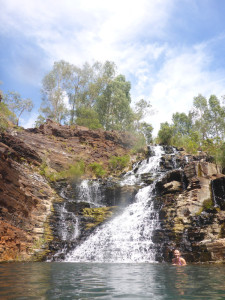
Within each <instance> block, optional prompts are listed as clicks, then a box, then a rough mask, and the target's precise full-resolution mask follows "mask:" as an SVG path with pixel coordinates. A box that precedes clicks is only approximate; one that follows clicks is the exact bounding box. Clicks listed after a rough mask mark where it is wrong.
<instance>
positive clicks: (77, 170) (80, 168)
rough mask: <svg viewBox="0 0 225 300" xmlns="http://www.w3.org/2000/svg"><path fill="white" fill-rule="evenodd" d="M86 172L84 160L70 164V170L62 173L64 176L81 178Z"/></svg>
mask: <svg viewBox="0 0 225 300" xmlns="http://www.w3.org/2000/svg"><path fill="white" fill-rule="evenodd" d="M84 172H85V163H84V161H83V160H81V161H79V162H76V163H75V164H74V165H70V167H69V170H66V171H63V172H61V173H60V175H59V176H60V177H62V178H71V179H73V178H75V179H76V178H79V177H81V176H82V175H83V174H84Z"/></svg>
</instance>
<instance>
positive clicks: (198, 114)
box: [192, 94, 210, 140]
mask: <svg viewBox="0 0 225 300" xmlns="http://www.w3.org/2000/svg"><path fill="white" fill-rule="evenodd" d="M192 113H193V120H194V124H195V128H196V130H197V131H199V132H200V135H201V139H202V140H206V139H207V138H209V132H210V123H209V115H210V114H209V108H208V102H207V99H206V98H205V97H203V96H202V95H201V94H199V95H198V96H197V97H194V102H193V111H192Z"/></svg>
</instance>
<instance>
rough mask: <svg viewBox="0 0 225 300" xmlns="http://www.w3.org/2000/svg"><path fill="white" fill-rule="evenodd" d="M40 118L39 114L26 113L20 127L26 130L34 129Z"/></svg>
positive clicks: (21, 119)
mask: <svg viewBox="0 0 225 300" xmlns="http://www.w3.org/2000/svg"><path fill="white" fill-rule="evenodd" d="M38 116H39V113H37V112H30V113H26V114H24V115H23V117H21V118H20V121H19V125H20V126H22V127H24V128H33V127H34V126H35V121H36V120H37V117H38Z"/></svg>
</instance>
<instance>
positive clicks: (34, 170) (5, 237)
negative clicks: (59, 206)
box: [0, 120, 134, 261]
mask: <svg viewBox="0 0 225 300" xmlns="http://www.w3.org/2000/svg"><path fill="white" fill-rule="evenodd" d="M133 142H134V140H133V137H131V136H129V135H128V134H124V133H121V134H120V133H117V132H105V131H103V130H88V129H87V128H85V127H79V126H74V127H69V126H61V125H59V124H57V123H55V122H52V121H50V120H48V122H47V123H46V124H44V125H42V126H41V127H40V128H35V129H27V130H23V129H21V128H20V129H10V132H5V133H0V261H10V260H14V261H15V260H18V261H20V260H36V259H37V260H40V259H42V258H43V257H45V256H46V254H47V253H48V251H49V242H50V241H51V240H52V239H53V237H54V228H51V226H52V224H51V222H49V218H50V216H51V218H50V219H51V220H52V215H54V207H53V203H60V201H64V200H63V199H62V198H61V197H60V195H59V192H58V190H57V188H56V187H55V184H54V182H53V181H52V179H53V180H54V177H53V176H52V174H53V175H54V174H57V173H58V172H61V171H63V170H67V169H68V168H69V167H70V166H71V165H74V164H75V163H76V162H80V161H83V162H84V165H88V164H90V163H93V162H98V163H100V164H101V165H103V166H104V168H105V169H106V171H107V168H108V160H109V158H110V157H111V156H122V155H125V154H126V153H127V151H128V150H129V148H130V146H131V145H132V143H133ZM85 176H86V177H89V176H93V174H88V173H85V174H84V175H83V177H84V178H85ZM50 250H51V249H50Z"/></svg>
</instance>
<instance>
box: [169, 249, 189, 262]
mask: <svg viewBox="0 0 225 300" xmlns="http://www.w3.org/2000/svg"><path fill="white" fill-rule="evenodd" d="M173 254H174V258H173V259H172V264H173V265H177V266H186V264H187V263H186V261H185V259H184V258H183V257H181V256H180V251H179V250H177V249H176V250H174V252H173Z"/></svg>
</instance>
